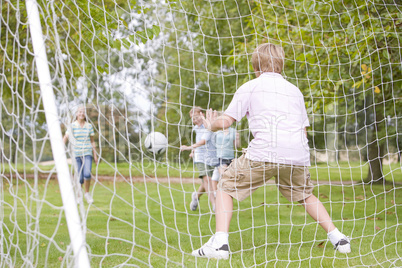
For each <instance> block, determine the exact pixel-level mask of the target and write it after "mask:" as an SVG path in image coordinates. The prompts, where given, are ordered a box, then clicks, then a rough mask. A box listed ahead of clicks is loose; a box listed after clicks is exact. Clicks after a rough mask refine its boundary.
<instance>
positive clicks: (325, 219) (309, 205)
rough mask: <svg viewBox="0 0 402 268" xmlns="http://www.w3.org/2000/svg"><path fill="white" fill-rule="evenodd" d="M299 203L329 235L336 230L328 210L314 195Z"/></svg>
mask: <svg viewBox="0 0 402 268" xmlns="http://www.w3.org/2000/svg"><path fill="white" fill-rule="evenodd" d="M299 203H300V204H302V205H303V207H304V208H305V209H306V212H307V213H308V214H309V215H310V216H311V217H312V218H313V219H314V220H315V221H316V222H318V223H319V224H320V225H321V227H322V228H323V229H324V230H325V232H327V233H329V232H331V231H333V230H335V229H336V227H335V225H334V224H333V223H332V220H331V217H330V216H329V214H328V212H327V209H326V208H325V207H324V205H323V204H322V203H321V201H320V200H318V198H317V197H316V196H315V195H314V194H312V195H310V196H309V197H307V198H306V199H305V200H301V201H299Z"/></svg>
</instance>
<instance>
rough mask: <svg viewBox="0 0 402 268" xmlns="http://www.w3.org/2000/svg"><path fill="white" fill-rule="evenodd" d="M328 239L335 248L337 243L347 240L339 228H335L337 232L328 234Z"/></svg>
mask: <svg viewBox="0 0 402 268" xmlns="http://www.w3.org/2000/svg"><path fill="white" fill-rule="evenodd" d="M327 235H328V239H329V241H331V243H332V245H334V246H335V244H336V243H338V242H339V240H341V239H342V238H345V235H344V234H342V233H341V232H339V230H338V228H335V230H332V231H331V232H329V233H328V234H327Z"/></svg>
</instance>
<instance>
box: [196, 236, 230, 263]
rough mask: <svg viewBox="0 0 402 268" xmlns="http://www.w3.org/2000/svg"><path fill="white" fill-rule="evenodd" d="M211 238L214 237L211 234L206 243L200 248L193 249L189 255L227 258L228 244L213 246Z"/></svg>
mask: <svg viewBox="0 0 402 268" xmlns="http://www.w3.org/2000/svg"><path fill="white" fill-rule="evenodd" d="M213 239H214V237H213V236H212V237H211V238H210V239H209V241H208V242H207V243H205V244H204V245H203V246H202V247H201V248H199V249H196V250H194V251H193V252H192V253H191V255H193V256H194V257H201V258H208V259H218V260H219V259H223V260H227V259H229V245H228V244H224V245H222V246H220V247H215V246H214V245H213Z"/></svg>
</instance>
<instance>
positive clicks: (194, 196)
mask: <svg viewBox="0 0 402 268" xmlns="http://www.w3.org/2000/svg"><path fill="white" fill-rule="evenodd" d="M197 207H198V195H197V193H196V192H194V193H192V194H191V203H190V209H191V210H192V211H195V210H196V209H197Z"/></svg>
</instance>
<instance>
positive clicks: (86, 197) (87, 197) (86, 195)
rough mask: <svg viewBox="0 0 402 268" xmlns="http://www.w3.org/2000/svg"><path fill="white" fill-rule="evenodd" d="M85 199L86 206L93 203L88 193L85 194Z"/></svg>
mask: <svg viewBox="0 0 402 268" xmlns="http://www.w3.org/2000/svg"><path fill="white" fill-rule="evenodd" d="M85 199H86V200H87V203H88V204H92V203H93V202H94V200H93V198H92V196H91V194H90V193H85Z"/></svg>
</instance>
